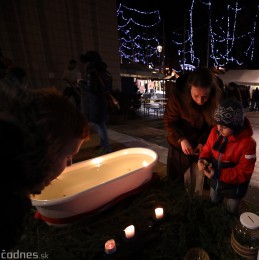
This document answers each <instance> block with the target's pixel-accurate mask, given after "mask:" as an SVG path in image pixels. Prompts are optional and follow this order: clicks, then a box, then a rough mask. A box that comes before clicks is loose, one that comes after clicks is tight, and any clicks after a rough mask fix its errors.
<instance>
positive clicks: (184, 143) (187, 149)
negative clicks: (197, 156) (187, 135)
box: [180, 139, 194, 155]
mask: <svg viewBox="0 0 259 260" xmlns="http://www.w3.org/2000/svg"><path fill="white" fill-rule="evenodd" d="M180 144H181V148H182V151H183V153H184V154H186V155H193V154H194V151H193V148H192V146H191V144H190V142H189V141H188V140H187V139H183V140H181V143H180Z"/></svg>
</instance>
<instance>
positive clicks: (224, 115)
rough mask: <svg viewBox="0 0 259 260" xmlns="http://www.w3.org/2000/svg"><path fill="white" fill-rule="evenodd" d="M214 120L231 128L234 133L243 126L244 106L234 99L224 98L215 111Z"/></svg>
mask: <svg viewBox="0 0 259 260" xmlns="http://www.w3.org/2000/svg"><path fill="white" fill-rule="evenodd" d="M214 119H215V122H216V123H217V124H219V125H224V126H226V127H229V128H231V129H232V130H233V131H234V132H235V133H237V132H239V131H240V130H241V129H242V127H243V126H244V108H243V105H242V104H241V103H240V102H239V101H238V100H236V99H233V98H232V99H226V100H224V101H223V102H222V103H221V104H220V105H219V107H218V108H217V109H216V111H215V116H214Z"/></svg>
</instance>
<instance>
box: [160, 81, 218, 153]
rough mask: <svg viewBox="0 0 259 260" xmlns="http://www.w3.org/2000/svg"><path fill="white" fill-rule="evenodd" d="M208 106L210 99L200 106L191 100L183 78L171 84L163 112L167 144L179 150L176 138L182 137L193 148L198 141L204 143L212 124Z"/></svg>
mask: <svg viewBox="0 0 259 260" xmlns="http://www.w3.org/2000/svg"><path fill="white" fill-rule="evenodd" d="M209 106H210V100H208V101H207V102H206V104H204V105H202V106H200V105H197V104H196V103H195V102H194V101H193V100H192V98H191V97H190V93H189V90H188V89H187V86H186V80H185V79H183V80H181V81H178V84H176V85H172V89H171V91H170V94H169V97H168V102H167V107H166V110H165V114H164V126H165V129H166V131H167V140H168V142H169V144H170V145H172V146H173V147H175V148H177V149H179V150H181V147H180V145H179V143H178V140H179V139H180V138H183V137H185V138H186V139H188V141H189V142H190V143H191V145H192V146H193V147H194V148H195V147H196V146H197V145H198V144H199V143H201V144H205V142H206V140H207V137H208V135H209V133H210V130H211V128H212V126H213V116H214V115H213V114H211V115H207V113H208V107H209ZM206 118H207V119H206ZM209 118H210V119H209Z"/></svg>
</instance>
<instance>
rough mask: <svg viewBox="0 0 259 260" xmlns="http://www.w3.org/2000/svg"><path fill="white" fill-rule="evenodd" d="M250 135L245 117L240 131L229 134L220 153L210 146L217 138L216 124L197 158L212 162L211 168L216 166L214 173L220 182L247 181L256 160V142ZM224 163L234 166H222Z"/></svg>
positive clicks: (250, 129)
mask: <svg viewBox="0 0 259 260" xmlns="http://www.w3.org/2000/svg"><path fill="white" fill-rule="evenodd" d="M252 135H253V130H252V127H251V124H250V122H249V120H248V119H247V118H245V122H244V128H243V129H242V131H241V132H240V133H238V134H237V135H231V136H229V137H228V142H227V145H226V149H225V151H224V152H223V153H220V152H219V151H215V150H214V149H213V148H212V147H213V145H214V144H215V142H216V141H217V140H218V138H219V133H218V131H217V126H214V127H213V128H212V130H211V132H210V135H209V137H208V140H207V142H206V144H205V145H204V147H203V149H202V151H201V153H200V156H199V159H206V160H207V161H210V162H212V161H213V162H214V163H213V168H214V169H215V167H216V168H217V169H215V170H216V172H217V173H216V175H218V177H216V178H218V179H219V180H220V181H221V182H224V183H228V184H234V185H238V184H241V183H244V182H249V180H250V178H251V176H252V173H253V171H254V166H255V161H256V142H255V140H254V139H253V137H252ZM215 162H216V164H215ZM224 164H233V165H234V166H233V167H230V168H222V167H221V165H224Z"/></svg>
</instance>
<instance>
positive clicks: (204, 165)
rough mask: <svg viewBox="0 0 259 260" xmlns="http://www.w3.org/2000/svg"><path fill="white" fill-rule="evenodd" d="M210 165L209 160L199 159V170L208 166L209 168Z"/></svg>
mask: <svg viewBox="0 0 259 260" xmlns="http://www.w3.org/2000/svg"><path fill="white" fill-rule="evenodd" d="M209 165H210V164H209V162H207V161H206V160H204V159H200V160H199V161H198V169H199V171H204V170H205V169H206V168H208V166H209Z"/></svg>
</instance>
